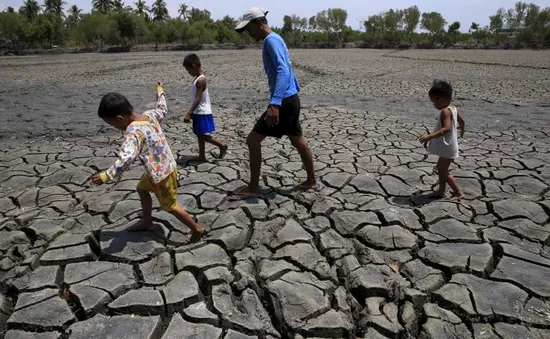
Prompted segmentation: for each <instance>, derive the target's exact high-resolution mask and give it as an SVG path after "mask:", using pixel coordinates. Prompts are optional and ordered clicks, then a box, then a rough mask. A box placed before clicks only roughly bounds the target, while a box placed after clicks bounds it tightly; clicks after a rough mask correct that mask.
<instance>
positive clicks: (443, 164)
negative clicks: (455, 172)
mask: <svg viewBox="0 0 550 339" xmlns="http://www.w3.org/2000/svg"><path fill="white" fill-rule="evenodd" d="M451 161H452V159H447V158H441V157H440V158H439V160H438V161H437V174H438V176H439V189H438V190H437V191H435V192H433V193H432V194H430V197H431V198H443V197H445V190H446V189H447V177H448V176H449V166H450V165H451Z"/></svg>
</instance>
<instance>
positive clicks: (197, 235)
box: [189, 229, 206, 244]
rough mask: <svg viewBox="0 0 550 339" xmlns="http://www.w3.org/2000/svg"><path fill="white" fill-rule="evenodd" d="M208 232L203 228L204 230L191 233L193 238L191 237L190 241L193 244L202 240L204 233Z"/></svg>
mask: <svg viewBox="0 0 550 339" xmlns="http://www.w3.org/2000/svg"><path fill="white" fill-rule="evenodd" d="M205 234H206V230H205V229H203V230H202V231H200V232H193V233H191V238H190V239H189V243H190V244H193V243H196V242H197V241H199V240H201V239H202V237H203V235H205Z"/></svg>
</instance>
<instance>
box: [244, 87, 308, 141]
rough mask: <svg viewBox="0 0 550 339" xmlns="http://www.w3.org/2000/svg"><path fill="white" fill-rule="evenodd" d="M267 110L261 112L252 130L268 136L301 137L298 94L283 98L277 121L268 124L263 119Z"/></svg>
mask: <svg viewBox="0 0 550 339" xmlns="http://www.w3.org/2000/svg"><path fill="white" fill-rule="evenodd" d="M266 116H267V111H265V112H264V114H262V116H261V117H260V119H259V120H258V121H257V122H256V125H255V126H254V128H253V129H252V130H253V131H254V132H256V133H258V134H260V135H264V136H268V137H275V138H281V137H282V136H283V135H286V136H294V137H301V136H302V125H301V124H300V98H299V97H298V94H294V95H293V96H291V97H288V98H285V99H283V101H282V103H281V107H280V108H279V123H278V124H277V125H276V126H269V125H268V124H267V121H266V120H265V118H266Z"/></svg>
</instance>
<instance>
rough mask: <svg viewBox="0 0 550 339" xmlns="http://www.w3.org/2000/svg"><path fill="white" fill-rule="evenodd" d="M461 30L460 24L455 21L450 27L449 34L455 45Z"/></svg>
mask: <svg viewBox="0 0 550 339" xmlns="http://www.w3.org/2000/svg"><path fill="white" fill-rule="evenodd" d="M459 30H460V22H458V21H455V22H453V23H452V24H451V25H449V29H448V33H449V35H450V36H452V37H453V43H455V44H456V37H457V35H458V33H459Z"/></svg>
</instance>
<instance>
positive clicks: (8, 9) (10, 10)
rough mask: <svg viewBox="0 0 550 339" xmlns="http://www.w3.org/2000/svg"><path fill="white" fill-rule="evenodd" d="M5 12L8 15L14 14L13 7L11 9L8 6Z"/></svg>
mask: <svg viewBox="0 0 550 339" xmlns="http://www.w3.org/2000/svg"><path fill="white" fill-rule="evenodd" d="M6 12H8V13H14V12H15V9H13V7H11V6H8V8H7V10H6Z"/></svg>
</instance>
